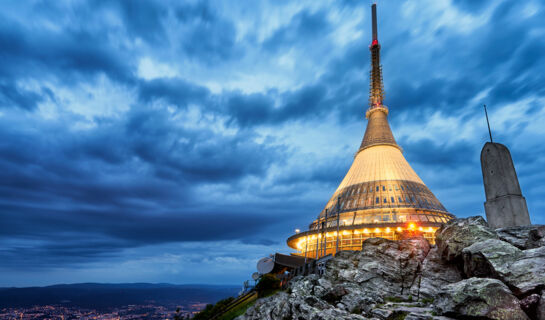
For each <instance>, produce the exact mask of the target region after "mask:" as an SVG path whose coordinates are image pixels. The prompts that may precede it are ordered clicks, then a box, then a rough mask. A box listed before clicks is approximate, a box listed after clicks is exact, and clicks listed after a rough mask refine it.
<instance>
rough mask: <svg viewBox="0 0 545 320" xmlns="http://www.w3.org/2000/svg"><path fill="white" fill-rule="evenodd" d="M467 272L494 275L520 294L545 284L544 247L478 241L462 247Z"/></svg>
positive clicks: (490, 240) (483, 275)
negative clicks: (517, 246) (523, 246)
mask: <svg viewBox="0 0 545 320" xmlns="http://www.w3.org/2000/svg"><path fill="white" fill-rule="evenodd" d="M463 254H464V272H465V273H466V274H467V275H468V276H477V277H486V276H488V277H494V278H498V279H500V280H501V281H503V282H504V283H505V284H507V285H508V286H509V287H510V288H511V289H512V290H513V292H514V293H515V294H516V295H517V296H523V295H526V294H528V293H530V292H532V291H535V290H536V289H537V288H541V287H543V286H545V247H540V248H536V249H529V250H520V249H518V248H516V247H515V246H513V245H511V244H509V243H507V242H505V241H501V240H498V239H489V240H486V241H483V242H481V243H475V244H473V245H471V246H469V247H467V248H466V249H464V250H463Z"/></svg>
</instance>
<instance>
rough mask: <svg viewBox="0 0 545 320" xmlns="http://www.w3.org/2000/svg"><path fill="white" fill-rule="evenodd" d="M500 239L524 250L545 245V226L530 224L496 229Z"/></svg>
mask: <svg viewBox="0 0 545 320" xmlns="http://www.w3.org/2000/svg"><path fill="white" fill-rule="evenodd" d="M496 234H497V235H498V237H499V238H500V240H503V241H506V242H509V243H510V244H512V245H514V246H515V247H517V248H519V249H521V250H526V249H533V248H538V247H542V246H544V245H545V226H542V225H530V226H518V227H508V228H501V229H496Z"/></svg>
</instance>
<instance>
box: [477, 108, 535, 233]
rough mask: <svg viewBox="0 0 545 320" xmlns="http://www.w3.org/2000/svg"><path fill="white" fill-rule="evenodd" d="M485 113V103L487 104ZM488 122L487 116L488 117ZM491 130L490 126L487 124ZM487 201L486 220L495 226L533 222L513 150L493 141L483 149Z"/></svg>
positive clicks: (482, 165)
mask: <svg viewBox="0 0 545 320" xmlns="http://www.w3.org/2000/svg"><path fill="white" fill-rule="evenodd" d="M485 112H486V106H485ZM486 119H487V122H488V115H487V117H486ZM488 129H489V132H490V125H489V127H488ZM481 168H482V171H483V182H484V191H485V194H486V202H485V203H484V210H485V212H486V219H487V220H488V224H489V225H490V226H491V227H492V228H506V227H514V226H524V225H529V224H531V222H530V215H529V214H528V207H527V206H526V199H525V198H524V197H523V196H522V191H521V190H520V185H519V181H518V178H517V173H516V171H515V166H514V165H513V160H512V158H511V153H510V152H509V149H507V147H506V146H504V145H503V144H500V143H494V142H493V141H492V134H491V133H490V142H487V143H485V145H484V146H483V149H482V150H481Z"/></svg>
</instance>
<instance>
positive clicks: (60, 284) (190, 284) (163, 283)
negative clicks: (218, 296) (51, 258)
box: [0, 282, 241, 289]
mask: <svg viewBox="0 0 545 320" xmlns="http://www.w3.org/2000/svg"><path fill="white" fill-rule="evenodd" d="M89 284H96V285H112V286H118V285H153V286H159V285H169V286H187V287H190V286H196V287H226V288H238V287H240V286H241V285H240V284H211V283H208V284H206V283H166V282H157V283H152V282H119V283H114V282H77V283H55V284H49V285H44V286H27V287H0V289H30V288H47V287H55V286H76V285H89Z"/></svg>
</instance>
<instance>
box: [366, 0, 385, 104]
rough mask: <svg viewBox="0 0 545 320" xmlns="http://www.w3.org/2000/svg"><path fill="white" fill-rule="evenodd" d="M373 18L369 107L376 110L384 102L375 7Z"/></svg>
mask: <svg viewBox="0 0 545 320" xmlns="http://www.w3.org/2000/svg"><path fill="white" fill-rule="evenodd" d="M371 9H372V17H373V41H372V42H371V46H369V50H371V73H370V75H371V81H370V89H369V107H370V108H371V109H372V108H376V107H380V106H382V102H383V100H384V86H383V84H382V67H381V65H380V44H379V43H378V32H377V5H376V3H374V4H373V5H372V6H371Z"/></svg>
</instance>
